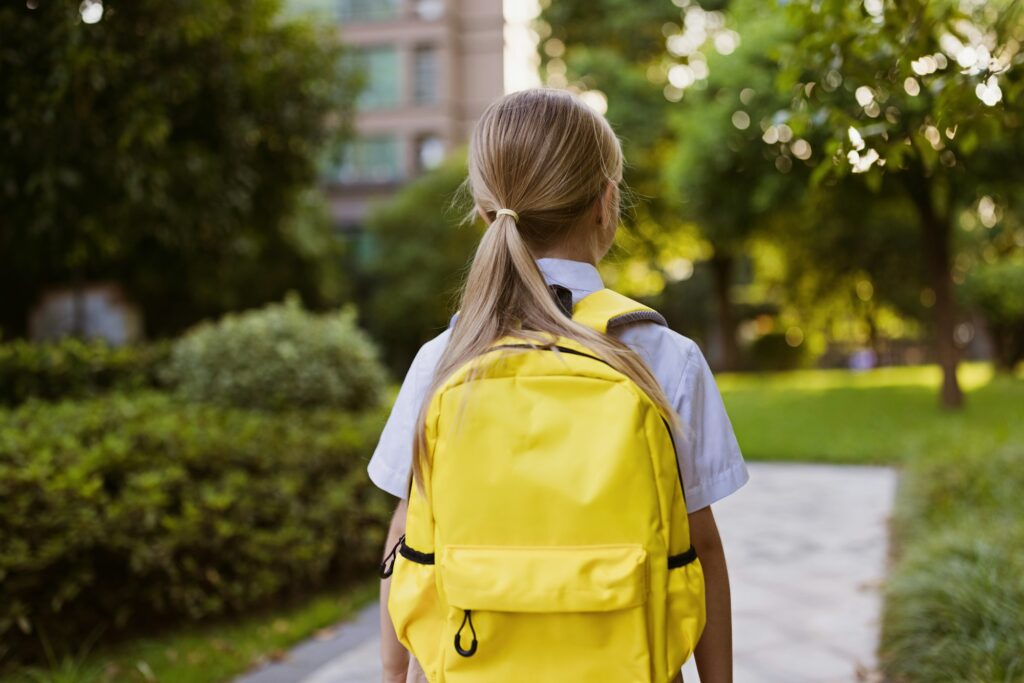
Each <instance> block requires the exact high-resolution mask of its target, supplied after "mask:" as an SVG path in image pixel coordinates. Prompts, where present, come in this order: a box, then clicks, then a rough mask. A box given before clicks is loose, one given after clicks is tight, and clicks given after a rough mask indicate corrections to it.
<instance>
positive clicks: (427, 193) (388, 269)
mask: <svg viewBox="0 0 1024 683" xmlns="http://www.w3.org/2000/svg"><path fill="white" fill-rule="evenodd" d="M465 178H466V160H465V156H464V155H461V154H459V155H455V156H453V157H452V158H451V159H449V160H448V161H447V162H445V163H444V164H442V165H441V166H440V167H439V168H437V169H435V170H433V171H430V172H428V173H425V174H423V175H422V176H420V177H419V178H417V179H416V180H415V181H413V182H412V183H410V184H409V185H407V186H405V187H404V188H402V190H401V191H400V192H399V193H398V194H397V195H396V196H395V197H394V198H393V199H391V200H390V201H389V202H387V203H385V204H379V205H377V206H376V207H375V209H374V210H373V211H372V212H371V213H370V215H369V216H368V217H367V219H366V227H367V230H368V232H369V234H370V236H371V239H372V240H373V256H372V258H371V259H370V263H369V265H368V268H367V280H368V282H367V286H368V287H369V288H370V290H371V291H370V295H369V298H368V303H367V304H365V305H363V306H362V307H361V308H362V310H361V313H362V315H363V319H364V322H363V324H364V325H365V326H366V328H367V329H368V330H369V331H370V332H371V333H372V334H373V336H374V338H375V339H379V340H381V343H382V344H383V346H384V354H385V358H386V360H387V362H388V365H389V366H390V367H391V368H392V370H393V371H394V372H395V373H396V374H400V373H402V372H404V371H405V369H406V368H408V366H409V362H410V361H411V360H412V358H413V356H414V355H415V354H416V351H417V349H419V347H420V345H421V344H423V343H424V342H425V341H427V340H428V339H429V338H430V337H432V336H433V335H434V334H436V333H438V332H440V331H441V330H443V329H444V328H445V327H447V325H448V320H449V317H450V316H451V315H452V313H454V308H455V303H456V302H455V299H456V295H457V292H458V289H459V286H460V285H461V274H462V272H463V269H464V268H466V267H467V266H468V264H469V261H470V258H471V256H472V254H473V251H474V249H475V248H476V243H477V241H478V239H479V236H480V233H479V230H478V228H477V226H478V225H479V223H478V222H474V223H473V224H472V225H465V224H460V221H461V220H462V218H463V217H464V216H465V215H466V213H467V212H469V211H470V210H471V209H472V200H471V199H469V198H468V196H466V195H464V194H462V193H461V192H460V186H461V185H462V182H463V180H465ZM424 245H428V246H427V247H425V246H424Z"/></svg>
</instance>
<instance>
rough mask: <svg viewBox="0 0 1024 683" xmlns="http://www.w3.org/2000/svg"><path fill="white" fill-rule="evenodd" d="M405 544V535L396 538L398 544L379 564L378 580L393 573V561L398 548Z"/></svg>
mask: <svg viewBox="0 0 1024 683" xmlns="http://www.w3.org/2000/svg"><path fill="white" fill-rule="evenodd" d="M403 543H405V534H402V535H401V536H399V537H398V542H396V543H395V545H394V546H392V548H391V552H390V553H388V554H387V556H386V557H385V558H384V561H383V562H381V563H380V578H382V579H386V578H388V577H389V576H391V574H392V573H393V572H394V571H395V559H396V556H397V555H398V546H400V545H402V544H403Z"/></svg>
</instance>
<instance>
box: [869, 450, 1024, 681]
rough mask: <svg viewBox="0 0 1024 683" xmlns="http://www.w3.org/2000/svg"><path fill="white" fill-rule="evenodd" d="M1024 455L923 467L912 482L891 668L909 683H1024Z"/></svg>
mask: <svg viewBox="0 0 1024 683" xmlns="http://www.w3.org/2000/svg"><path fill="white" fill-rule="evenodd" d="M1022 489H1024V449H1022V448H1021V447H1020V446H1019V445H1014V446H1010V447H1006V448H1004V449H1003V450H1000V451H998V452H996V453H986V454H984V456H981V455H975V454H963V453H950V454H948V455H944V456H936V457H932V458H922V459H919V460H917V461H915V462H914V463H912V464H911V465H910V466H909V467H908V469H907V472H906V474H905V483H904V485H903V488H902V490H901V494H900V504H899V506H898V509H897V515H896V519H895V529H894V532H895V534H894V539H895V541H896V545H897V547H899V548H901V549H902V554H901V557H900V560H899V561H898V562H897V564H896V566H895V567H894V569H893V571H892V574H891V576H890V579H889V581H888V582H887V586H886V602H885V618H884V626H883V633H882V648H881V650H882V663H883V666H884V668H885V672H886V674H887V675H888V677H889V680H892V681H895V682H899V683H902V682H907V683H926V682H927V683H933V682H941V681H950V682H952V681H969V682H976V683H995V682H997V681H998V682H1000V683H1003V682H1019V681H1024V556H1022V555H1021V553H1020V548H1022V547H1024V500H1022V499H1021V497H1020V491H1021V490H1022Z"/></svg>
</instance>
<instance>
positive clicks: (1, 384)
mask: <svg viewBox="0 0 1024 683" xmlns="http://www.w3.org/2000/svg"><path fill="white" fill-rule="evenodd" d="M169 352H170V347H169V345H168V344H166V343H156V344H146V345H137V346H110V345H109V344H107V343H106V342H104V341H83V340H81V339H76V338H73V337H68V338H65V339H62V340H61V341H58V342H47V343H40V344H36V343H32V342H28V341H25V340H20V339H19V340H14V341H9V342H5V343H2V344H0V405H17V404H19V403H22V402H24V401H27V400H28V399H30V398H41V399H45V400H51V401H52V400H57V399H61V398H81V397H86V396H89V395H94V394H99V393H102V392H104V391H109V390H111V389H120V390H130V389H142V388H146V387H155V386H158V385H159V384H160V377H159V374H160V369H161V367H162V366H163V364H164V363H165V362H166V360H167V356H168V354H169Z"/></svg>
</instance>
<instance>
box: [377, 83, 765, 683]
mask: <svg viewBox="0 0 1024 683" xmlns="http://www.w3.org/2000/svg"><path fill="white" fill-rule="evenodd" d="M622 166H623V158H622V150H621V147H620V144H619V141H618V139H617V138H616V136H615V134H614V132H613V131H612V129H611V126H610V125H609V124H608V122H607V121H606V120H605V119H604V118H603V117H601V116H600V115H598V114H597V113H595V112H594V111H593V110H591V109H590V108H589V107H588V106H587V105H585V104H584V103H583V102H581V101H580V100H579V99H577V98H576V97H574V96H573V95H571V94H569V93H568V92H565V91H560V90H553V89H532V90H525V91H521V92H517V93H514V94H511V95H507V96H505V97H503V98H501V99H499V100H497V101H496V102H494V103H493V104H492V105H491V106H490V107H489V108H488V109H487V111H486V112H484V114H483V116H482V117H481V119H480V121H479V122H478V123H477V125H476V128H475V129H474V132H473V136H472V140H471V142H470V148H469V178H468V185H469V189H470V192H471V194H472V196H473V199H474V202H475V210H476V211H477V212H479V214H480V216H481V217H482V218H483V219H484V221H485V222H486V223H487V224H488V228H487V230H486V231H485V233H484V235H483V237H482V239H481V242H480V245H479V247H478V249H477V252H476V255H475V257H474V259H473V263H472V267H471V269H470V271H469V275H468V277H467V280H466V285H465V288H464V291H463V293H462V299H461V306H460V311H461V312H460V315H459V318H458V319H457V321H456V323H455V324H454V326H453V327H452V328H450V329H449V330H446V331H445V332H443V333H441V334H440V335H438V336H437V337H435V338H434V339H433V340H431V341H429V342H427V343H426V344H425V345H424V346H423V347H422V348H421V349H420V351H419V353H418V354H417V355H416V358H415V360H414V361H413V363H412V366H411V367H410V369H409V372H408V374H407V375H406V378H405V381H404V382H403V384H402V387H401V390H400V391H399V394H398V398H397V400H396V402H395V405H394V408H393V409H392V412H391V415H390V417H389V419H388V421H387V424H386V426H385V428H384V431H383V433H382V434H381V438H380V443H379V444H378V446H377V449H376V451H375V452H374V454H373V458H372V459H371V461H370V464H369V467H368V471H369V475H370V478H371V479H372V480H373V482H374V483H375V484H376V485H377V486H379V487H380V488H382V489H383V490H385V491H388V492H389V493H391V494H393V495H395V496H397V497H399V498H400V499H402V500H401V501H400V502H399V503H398V507H397V509H396V510H395V514H394V518H393V520H392V523H391V529H390V533H389V537H388V540H387V544H386V546H387V548H392V547H393V546H394V545H395V543H396V540H397V539H398V538H399V537H400V536H401V535H402V534H403V533H404V525H405V518H406V500H405V499H406V498H407V495H408V492H409V486H410V472H411V470H412V463H413V454H414V449H415V444H416V443H417V442H418V438H419V435H421V434H422V432H423V429H424V422H423V421H424V415H423V408H424V405H425V403H426V402H427V400H428V399H429V397H430V396H431V394H432V393H433V391H434V390H435V389H436V388H437V387H438V386H439V385H440V384H441V383H443V382H444V380H445V379H446V378H447V377H448V375H449V374H451V373H452V372H453V371H455V370H456V369H457V368H458V367H459V366H461V365H463V364H464V363H465V362H466V361H467V360H469V359H470V358H472V357H474V356H475V355H477V354H479V353H480V352H482V351H483V350H484V349H486V348H487V347H488V346H489V345H490V344H492V343H493V342H494V341H495V340H497V339H499V338H501V337H504V336H505V335H506V334H507V333H509V332H511V331H513V330H540V331H544V332H551V333H555V334H557V335H560V336H563V337H568V338H571V339H575V340H578V341H580V342H586V344H587V346H588V347H589V348H591V349H594V350H595V351H599V352H600V353H601V356H602V357H603V358H605V359H606V360H608V361H609V362H610V363H614V365H615V367H616V369H618V370H620V371H621V372H623V373H624V374H626V375H627V376H629V377H630V378H631V379H632V380H633V381H634V382H636V384H637V385H639V386H640V387H641V388H642V389H643V390H644V391H645V392H646V393H647V394H648V396H649V397H650V398H651V399H652V400H653V401H654V402H655V403H656V404H657V405H658V406H659V407H661V408H662V410H663V412H666V413H672V414H674V416H675V417H677V418H678V423H679V425H680V426H681V427H682V428H683V433H684V435H688V436H689V438H688V439H687V440H686V441H684V440H682V439H676V442H677V444H678V445H677V459H678V461H679V465H680V470H681V473H682V479H683V481H684V482H685V500H686V509H687V512H688V514H689V524H690V534H691V540H692V544H693V546H694V547H695V548H696V551H697V556H698V557H699V558H700V561H701V564H702V566H703V571H704V576H705V582H706V593H705V594H706V606H707V624H706V626H705V628H704V632H703V636H702V638H701V640H700V642H699V644H698V645H697V648H696V651H695V657H696V661H697V668H698V670H699V673H700V678H701V681H702V683H728V682H731V681H732V627H731V614H730V609H731V608H730V597H729V579H728V574H727V572H726V564H725V555H724V552H723V549H722V543H721V539H720V537H719V534H718V529H717V527H716V526H715V519H714V516H713V515H712V512H711V504H712V503H714V502H715V501H717V500H720V499H721V498H723V497H725V496H727V495H729V494H730V493H732V492H734V491H735V490H737V489H738V488H739V487H740V486H742V485H743V484H744V483H745V482H746V481H747V478H748V475H747V470H746V467H745V465H744V462H743V458H742V456H741V454H740V450H739V446H738V444H737V442H736V437H735V435H734V434H733V431H732V426H731V424H730V422H729V418H728V416H727V415H726V412H725V408H724V406H723V404H722V399H721V396H720V394H719V392H718V389H717V386H716V384H715V381H714V379H713V377H712V374H711V371H710V369H709V367H708V364H707V362H706V360H705V359H704V356H703V355H702V354H701V351H700V349H699V348H698V347H697V345H696V344H695V343H694V342H693V341H692V340H690V339H688V338H686V337H683V336H682V335H680V334H678V333H676V332H673V331H672V330H670V329H668V328H667V327H665V326H662V325H658V324H654V323H652V322H650V321H639V322H636V323H632V324H627V325H624V326H620V327H617V328H616V329H614V330H613V331H612V332H611V333H609V335H608V336H604V335H600V334H598V333H596V332H593V331H591V330H587V329H584V328H583V326H582V325H579V324H576V323H573V322H572V321H570V320H569V319H568V318H567V317H566V316H565V315H564V313H563V312H562V310H560V309H559V307H558V305H557V302H556V301H555V299H554V298H552V296H551V290H549V286H556V285H557V286H559V287H560V288H563V289H561V292H562V293H563V295H564V294H565V293H566V290H568V293H571V298H572V304H575V303H577V302H578V301H579V300H581V299H582V298H584V297H586V296H587V295H588V294H590V293H592V292H594V291H596V290H599V289H602V287H603V285H602V282H601V277H600V275H599V274H598V271H597V268H596V264H597V263H598V262H599V261H600V260H601V259H602V258H603V257H604V255H605V254H606V253H607V252H608V250H609V249H610V247H611V245H612V242H613V240H614V237H615V231H616V228H617V226H618V222H619V190H618V185H619V183H620V182H621V180H622ZM595 337H596V339H595ZM389 583H390V582H389V580H385V581H384V582H383V583H382V585H381V639H382V640H381V656H382V663H383V668H384V679H385V681H388V682H392V681H394V682H396V683H397V682H399V681H401V682H403V683H404V682H406V681H409V682H413V681H423V680H424V678H423V674H422V672H421V671H419V670H418V667H417V666H416V662H415V661H414V660H413V661H410V659H411V658H410V657H409V655H408V653H407V652H406V651H405V650H404V648H403V647H402V646H401V645H400V644H399V642H398V640H397V638H396V635H395V631H394V628H393V626H392V623H391V619H390V618H389V614H388V610H387V600H388V592H389ZM681 680H682V679H681V676H680V677H677V681H681Z"/></svg>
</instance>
